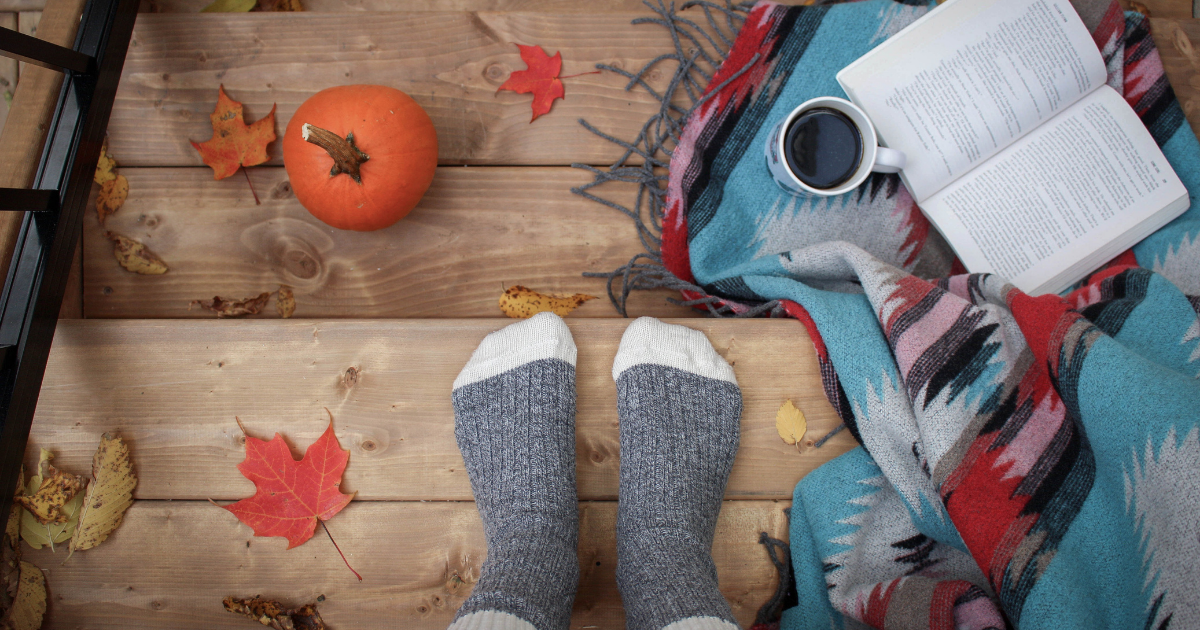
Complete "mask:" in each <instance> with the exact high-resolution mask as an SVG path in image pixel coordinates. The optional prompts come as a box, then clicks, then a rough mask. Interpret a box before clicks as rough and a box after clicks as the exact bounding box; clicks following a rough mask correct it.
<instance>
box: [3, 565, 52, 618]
mask: <svg viewBox="0 0 1200 630" xmlns="http://www.w3.org/2000/svg"><path fill="white" fill-rule="evenodd" d="M20 575H21V577H20V582H19V583H18V585H17V595H16V597H15V598H14V600H13V604H12V607H11V608H9V609H8V614H6V615H5V616H4V628H5V630H38V628H41V627H42V616H43V615H45V614H46V576H44V575H42V570H41V569H39V568H37V567H36V566H34V565H33V564H32V563H29V562H25V561H24V560H22V561H21V573H20Z"/></svg>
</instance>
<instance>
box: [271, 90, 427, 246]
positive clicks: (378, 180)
mask: <svg viewBox="0 0 1200 630" xmlns="http://www.w3.org/2000/svg"><path fill="white" fill-rule="evenodd" d="M283 165H284V167H285V168H286V169H287V174H288V178H289V179H291V182H292V190H293V191H295V193H296V199H298V200H299V201H300V203H301V205H303V206H304V207H305V208H307V209H308V211H309V212H311V213H312V214H313V216H315V217H317V218H318V219H320V220H322V221H324V222H325V223H328V224H329V225H332V226H333V227H335V228H340V229H343V230H358V231H360V232H369V231H371V230H378V229H382V228H385V227H387V226H389V225H391V224H393V223H395V222H396V221H399V220H400V219H402V218H404V216H405V215H407V214H408V213H409V212H411V211H412V209H413V208H414V207H416V205H417V202H418V201H420V200H421V196H422V195H424V194H425V191H426V190H427V189H428V188H429V184H430V182H432V181H433V173H434V171H435V170H436V168H437V132H436V131H434V128H433V121H431V120H430V119H429V115H428V114H426V113H425V110H423V109H421V106H420V105H418V104H417V102H416V101H414V100H413V99H412V98H411V97H409V96H408V95H407V94H405V93H404V92H401V91H400V90H397V89H395V88H390V87H385V86H382V85H344V86H339V87H332V88H328V89H325V90H321V91H320V92H317V93H316V94H314V95H312V96H311V97H309V99H308V100H307V101H304V103H303V104H302V105H300V107H299V108H298V109H297V110H296V113H295V114H294V115H293V116H292V119H291V121H290V122H288V126H287V131H286V132H285V133H284V136H283Z"/></svg>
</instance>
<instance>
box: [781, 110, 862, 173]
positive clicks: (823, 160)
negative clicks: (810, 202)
mask: <svg viewBox="0 0 1200 630" xmlns="http://www.w3.org/2000/svg"><path fill="white" fill-rule="evenodd" d="M783 148H784V153H785V157H786V159H787V162H788V166H789V167H791V169H792V172H793V173H795V174H796V177H798V178H799V179H800V181H802V182H804V183H805V184H807V185H809V186H812V187H813V188H821V189H826V188H837V187H838V186H841V185H842V184H844V183H846V181H847V180H849V179H850V178H851V177H852V176H853V175H854V173H855V171H857V170H858V167H859V165H860V164H861V163H862V157H863V141H862V133H860V132H859V130H858V127H857V126H856V125H855V124H854V122H853V121H851V120H850V118H849V117H848V116H846V115H845V114H843V113H842V112H839V111H837V110H836V109H829V108H827V107H818V108H816V109H811V110H809V111H806V112H804V113H803V114H801V115H800V117H799V118H797V119H796V120H794V121H792V125H791V126H790V127H788V129H787V136H786V137H785V140H784V143H783Z"/></svg>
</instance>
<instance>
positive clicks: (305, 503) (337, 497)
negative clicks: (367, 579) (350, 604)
mask: <svg viewBox="0 0 1200 630" xmlns="http://www.w3.org/2000/svg"><path fill="white" fill-rule="evenodd" d="M348 461H350V451H348V450H342V445H341V444H339V443H338V439H337V436H335V435H334V434H333V418H332V417H331V418H330V419H329V428H328V429H326V430H325V433H323V434H322V435H321V437H320V438H319V439H317V441H316V442H313V444H312V446H310V447H308V450H307V451H305V452H304V457H303V458H302V459H300V461H296V458H294V457H292V451H291V449H289V448H288V446H287V444H285V443H284V441H283V438H282V437H281V436H280V435H279V434H278V433H276V434H275V437H274V438H272V439H271V441H270V442H265V441H263V440H260V439H258V438H254V437H250V436H246V459H245V461H243V462H242V463H240V464H238V470H240V471H242V474H243V475H245V476H246V478H247V479H249V480H250V481H253V482H254V486H255V488H257V489H258V492H257V493H255V495H254V496H252V497H250V498H248V499H242V500H241V501H238V502H237V503H234V504H232V505H223V506H221V507H223V508H225V509H226V510H229V511H230V512H232V513H233V515H234V516H236V517H238V520H240V521H241V522H243V523H245V524H247V525H249V526H250V527H251V528H253V529H254V535H255V536H282V537H284V538H287V540H288V549H291V548H292V547H295V546H297V545H300V544H302V543H304V542H305V541H307V540H308V539H309V538H312V535H313V532H314V531H316V528H317V519H321V520H322V521H327V520H329V519H331V518H333V515H334V514H337V513H338V512H340V511H342V508H344V507H346V504H347V503H349V502H350V499H352V498H354V495H352V494H344V493H343V492H342V491H341V489H340V487H341V484H342V473H343V472H345V470H346V462H348ZM360 579H361V578H360Z"/></svg>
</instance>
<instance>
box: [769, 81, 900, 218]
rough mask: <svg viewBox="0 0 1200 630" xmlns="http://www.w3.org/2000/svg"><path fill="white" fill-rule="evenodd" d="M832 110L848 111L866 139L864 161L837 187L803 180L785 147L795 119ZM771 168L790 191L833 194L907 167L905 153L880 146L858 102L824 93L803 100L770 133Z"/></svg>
mask: <svg viewBox="0 0 1200 630" xmlns="http://www.w3.org/2000/svg"><path fill="white" fill-rule="evenodd" d="M818 108H824V109H832V110H836V111H839V112H841V113H842V114H845V115H846V117H848V118H849V119H850V121H851V122H852V123H854V126H855V127H857V128H858V132H859V135H860V137H861V138H862V143H863V146H862V160H861V161H860V163H859V165H858V168H857V170H855V171H854V174H853V175H851V176H850V179H847V180H846V181H845V182H843V183H842V184H841V185H839V186H837V187H836V188H814V187H812V186H809V185H808V184H805V183H804V182H802V181H800V178H799V177H797V176H796V174H795V173H793V172H792V169H791V168H790V167H789V166H788V163H787V160H786V159H785V158H784V155H786V153H785V150H784V141H785V140H786V138H785V135H786V133H785V131H786V130H787V129H788V127H790V126H791V124H792V121H794V120H796V119H797V118H799V117H800V116H801V115H802V114H804V113H805V112H807V111H809V110H812V109H818ZM766 154H767V170H769V171H770V172H771V177H772V178H774V179H775V183H776V184H779V186H780V187H781V188H783V189H784V190H786V191H788V192H792V193H800V194H812V195H822V196H826V197H830V196H833V195H841V194H845V193H848V192H850V191H851V190H854V189H855V188H858V186H859V185H860V184H862V183H863V182H864V181H866V180H867V177H868V176H870V174H871V172H872V171H874V172H876V173H899V172H900V171H901V170H902V169H903V168H904V162H905V159H904V154H903V153H901V152H900V151H896V150H895V149H889V148H887V147H881V146H879V136H878V135H877V134H876V133H875V126H874V125H872V124H871V121H870V119H868V118H867V115H866V113H864V112H863V110H861V109H859V108H858V106H857V105H855V104H854V103H851V102H850V101H847V100H846V99H842V98H837V97H833V96H822V97H820V98H814V99H810V100H808V101H805V102H804V103H802V104H801V105H800V106H799V107H797V108H796V109H793V110H792V113H790V114H788V116H787V118H784V119H783V120H782V121H780V122H779V124H778V125H775V128H774V129H772V130H771V133H770V134H768V135H767V146H766Z"/></svg>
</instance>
